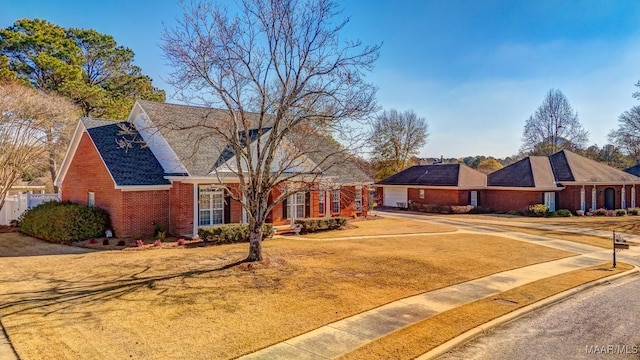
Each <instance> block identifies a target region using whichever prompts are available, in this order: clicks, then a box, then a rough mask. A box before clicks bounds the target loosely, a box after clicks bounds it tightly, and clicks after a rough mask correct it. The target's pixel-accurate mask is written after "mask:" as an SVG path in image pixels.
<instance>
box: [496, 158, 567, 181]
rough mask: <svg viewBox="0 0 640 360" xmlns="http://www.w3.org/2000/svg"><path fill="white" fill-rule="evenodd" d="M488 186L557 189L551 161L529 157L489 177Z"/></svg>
mask: <svg viewBox="0 0 640 360" xmlns="http://www.w3.org/2000/svg"><path fill="white" fill-rule="evenodd" d="M487 186H504V187H540V188H553V187H557V186H558V185H557V184H556V182H555V180H554V175H553V170H552V168H551V164H550V163H549V159H548V158H547V157H545V156H529V157H526V158H524V159H522V160H520V161H518V162H515V163H513V164H511V165H509V166H506V167H504V168H502V169H500V170H497V171H494V172H492V173H491V174H489V175H487Z"/></svg>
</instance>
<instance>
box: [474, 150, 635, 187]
mask: <svg viewBox="0 0 640 360" xmlns="http://www.w3.org/2000/svg"><path fill="white" fill-rule="evenodd" d="M625 182H640V178H639V177H637V176H634V175H631V174H629V173H626V172H624V171H621V170H618V169H614V168H612V167H611V166H608V165H605V164H602V163H599V162H597V161H594V160H591V159H588V158H586V157H583V156H580V155H578V154H576V153H573V152H571V151H569V150H562V151H559V152H557V153H555V154H553V155H550V156H548V157H546V156H529V157H526V158H524V159H522V160H520V161H518V162H516V163H513V164H511V165H509V166H506V167H504V168H503V169H500V170H498V171H495V172H493V173H491V174H489V175H488V176H487V186H489V187H491V186H500V187H526V188H539V189H552V188H557V187H562V186H564V185H567V184H570V183H574V184H593V183H625Z"/></svg>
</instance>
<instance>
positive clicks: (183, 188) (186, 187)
mask: <svg viewBox="0 0 640 360" xmlns="http://www.w3.org/2000/svg"><path fill="white" fill-rule="evenodd" d="M169 204H170V205H169V207H170V218H169V231H170V232H171V233H172V234H176V235H187V234H193V221H194V219H193V206H194V204H193V184H184V183H182V182H180V181H174V182H173V186H172V188H171V190H170V191H169Z"/></svg>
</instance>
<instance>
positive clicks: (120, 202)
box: [56, 100, 372, 237]
mask: <svg viewBox="0 0 640 360" xmlns="http://www.w3.org/2000/svg"><path fill="white" fill-rule="evenodd" d="M225 116H227V117H228V113H226V112H224V111H221V110H216V109H209V108H202V107H194V106H185V105H174V104H165V103H156V102H151V101H143V100H139V101H137V102H136V103H135V104H134V106H133V109H132V111H131V113H130V115H129V118H128V119H127V120H126V121H113V120H98V119H91V118H83V119H81V120H80V121H79V123H78V125H77V127H76V130H75V133H74V135H73V138H72V141H71V144H70V146H69V149H68V151H67V154H66V155H65V158H64V160H63V163H62V166H61V169H60V172H59V174H58V177H57V179H56V184H57V185H58V186H59V189H60V195H61V198H62V200H69V201H72V202H75V203H79V204H87V205H90V206H98V207H101V208H103V209H105V210H106V211H107V212H108V213H109V215H110V217H111V222H112V226H113V229H114V232H115V234H116V235H117V236H119V237H127V236H133V235H137V234H140V235H146V234H152V233H153V231H154V228H155V224H159V225H160V226H161V227H162V228H163V229H166V230H168V231H169V233H171V234H175V235H179V236H187V237H192V236H194V235H195V234H197V231H198V227H200V226H210V225H217V224H227V223H242V222H247V214H246V212H245V209H244V208H243V206H242V203H241V202H240V201H238V200H234V199H232V197H231V195H232V194H233V195H235V197H236V198H241V194H240V190H239V180H238V177H237V176H234V175H232V174H233V172H229V171H225V169H227V170H228V169H229V167H230V166H232V165H231V164H233V163H234V162H233V161H231V160H232V159H233V158H234V154H233V152H232V151H230V149H229V148H228V146H227V144H226V142H225V141H224V140H223V139H222V138H220V137H217V138H216V135H215V133H213V132H211V133H208V132H207V130H210V129H211V128H210V126H211V124H212V123H213V124H217V123H220V122H222V121H224V119H225ZM205 122H207V123H206V126H204V125H203V124H204V123H205ZM201 125H202V126H201ZM269 130H270V128H266V127H265V128H264V129H263V130H262V131H258V130H257V129H252V130H251V131H250V132H249V137H250V138H249V139H246V140H247V141H246V143H247V145H246V146H254V144H255V143H256V139H257V138H258V137H260V136H262V135H266V134H268V132H269ZM304 139H305V143H308V144H310V146H314V147H315V148H317V151H312V152H309V153H307V154H306V156H305V157H304V159H302V160H300V161H299V163H296V165H295V167H292V169H293V170H295V171H300V172H304V171H306V169H314V170H315V172H314V176H313V181H314V182H313V184H312V185H311V187H310V189H311V191H305V192H298V193H295V194H293V195H291V196H289V197H288V198H287V199H286V200H285V201H284V202H283V203H280V204H277V205H276V206H275V207H274V208H273V209H272V211H271V212H270V213H269V216H268V221H269V222H273V223H274V224H276V225H281V224H288V223H291V222H292V221H293V220H294V219H295V218H302V217H330V216H366V214H367V210H368V201H367V194H368V190H367V187H368V185H370V184H371V183H372V181H371V179H369V178H368V177H367V176H366V175H365V174H364V173H363V172H362V171H360V170H359V169H358V168H357V167H356V166H354V164H353V162H352V161H351V160H350V159H348V157H345V156H338V155H337V154H340V153H339V152H338V151H335V150H336V148H335V147H334V146H333V145H332V144H331V143H330V142H329V141H327V139H326V138H324V137H321V136H320V135H317V134H316V135H315V136H311V135H309V134H306V135H305V137H304ZM295 144H296V140H295V139H290V141H289V142H285V145H286V146H284V145H283V149H285V150H283V151H287V150H286V149H287V146H295ZM327 154H330V155H327ZM331 154H335V155H331ZM332 157H333V158H332ZM328 158H329V159H332V160H333V161H332V163H331V166H328V165H325V166H318V165H317V164H319V163H321V162H322V161H324V162H325V163H326V162H327V159H328ZM323 165H324V164H323ZM320 169H321V170H320ZM278 195H280V193H279V191H278V189H276V190H274V191H273V193H272V194H269V199H270V201H271V200H273V199H275V198H276V197H277V196H278Z"/></svg>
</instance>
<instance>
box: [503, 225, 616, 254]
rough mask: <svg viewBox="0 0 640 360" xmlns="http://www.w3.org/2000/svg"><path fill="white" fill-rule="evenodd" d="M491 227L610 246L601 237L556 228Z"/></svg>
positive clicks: (603, 246) (609, 240)
mask: <svg viewBox="0 0 640 360" xmlns="http://www.w3.org/2000/svg"><path fill="white" fill-rule="evenodd" d="M583 226H584V225H583ZM491 227H495V228H499V229H504V230H509V231H513V232H521V233H525V234H532V235H539V236H546V237H551V238H554V239H560V240H567V241H573V242H577V243H581V244H587V245H592V246H598V247H601V248H605V249H609V248H611V246H612V244H611V239H605V238H603V237H599V236H594V235H583V234H576V233H571V232H565V231H562V228H558V229H557V230H540V229H533V228H526V227H522V226H508V225H491Z"/></svg>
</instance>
